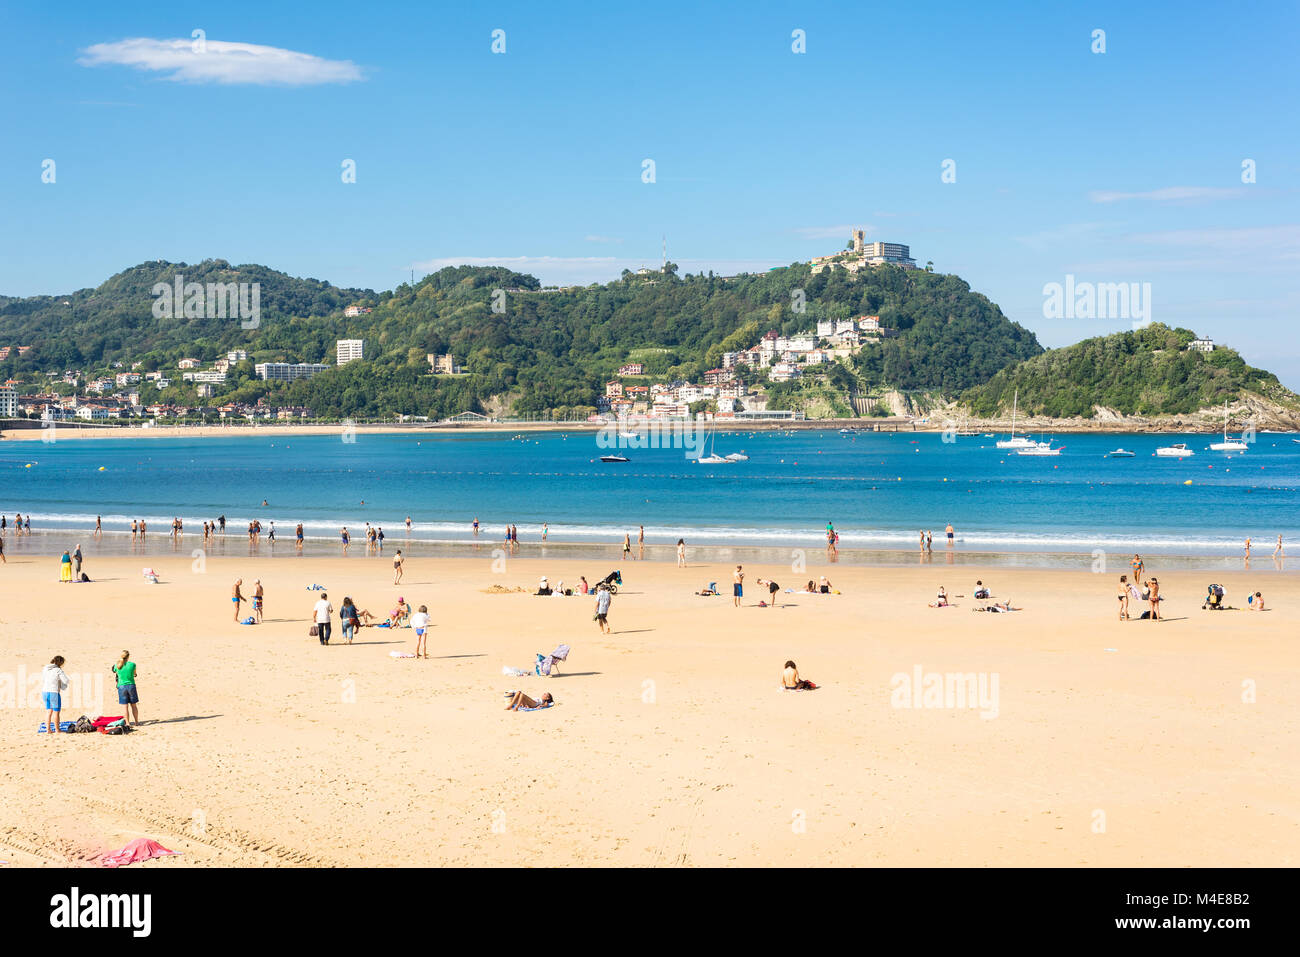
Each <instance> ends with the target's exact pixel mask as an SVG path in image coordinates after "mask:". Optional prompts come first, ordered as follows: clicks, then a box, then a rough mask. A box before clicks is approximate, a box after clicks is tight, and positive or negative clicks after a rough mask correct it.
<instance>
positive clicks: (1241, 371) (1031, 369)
mask: <svg viewBox="0 0 1300 957" xmlns="http://www.w3.org/2000/svg"><path fill="white" fill-rule="evenodd" d="M1195 338H1196V336H1195V334H1194V333H1192V332H1189V331H1188V330H1186V329H1171V328H1170V327H1168V326H1166V325H1162V324H1161V323H1152V324H1150V325H1148V326H1145V327H1143V328H1141V329H1138V330H1136V331H1134V332H1120V333H1116V334H1114V335H1109V336H1101V337H1098V338H1095V339H1085V340H1084V341H1083V342H1078V343H1075V344H1074V345H1072V346H1066V347H1065V348H1062V349H1049V350H1048V351H1046V352H1044V353H1043V354H1042V355H1039V356H1036V357H1034V358H1032V359H1029V360H1027V361H1025V362H1020V363H1017V364H1015V365H1013V366H1010V367H1008V368H1006V369H1003V370H1002V371H1000V372H998V373H997V374H996V375H994V376H993V377H992V378H991V379H990V380H989V381H988V382H987V383H985V384H983V385H979V386H975V387H974V388H971V389H968V390H967V391H966V392H965V393H964V394H963V395H962V396H961V400H962V401H963V402H964V403H966V404H967V405H968V406H969V407H970V410H971V412H972V413H973V414H975V415H977V416H992V415H996V414H999V413H1003V412H1007V411H1009V410H1010V408H1011V401H1012V397H1013V395H1014V394H1015V393H1016V391H1017V390H1018V391H1019V395H1020V400H1019V407H1020V411H1021V412H1023V413H1025V414H1026V415H1046V416H1052V417H1066V416H1083V417H1085V418H1089V417H1091V416H1092V415H1093V414H1094V411H1095V407H1098V406H1100V407H1102V408H1106V409H1112V410H1114V411H1116V412H1120V413H1122V414H1124V415H1144V416H1151V415H1178V414H1186V413H1189V412H1194V411H1196V410H1198V409H1204V408H1207V407H1210V406H1214V405H1218V404H1220V403H1222V402H1225V401H1236V400H1238V399H1239V398H1241V397H1242V396H1243V394H1245V393H1252V394H1255V395H1258V396H1260V397H1261V398H1263V399H1266V400H1269V401H1273V402H1279V403H1283V404H1290V403H1294V402H1295V400H1296V396H1295V395H1294V394H1292V393H1291V392H1290V391H1289V390H1287V389H1286V388H1284V387H1283V386H1282V384H1281V383H1280V382H1278V380H1277V377H1276V376H1274V375H1273V374H1272V373H1271V372H1265V371H1264V370H1263V369H1255V368H1252V367H1251V366H1248V365H1247V364H1246V363H1245V361H1244V360H1243V359H1242V358H1241V356H1240V355H1238V354H1237V353H1236V352H1235V351H1234V350H1232V349H1228V348H1224V347H1223V346H1218V347H1217V348H1215V350H1214V351H1213V352H1198V351H1196V350H1194V349H1189V348H1188V345H1189V344H1190V343H1191V341H1192V340H1193V339H1195Z"/></svg>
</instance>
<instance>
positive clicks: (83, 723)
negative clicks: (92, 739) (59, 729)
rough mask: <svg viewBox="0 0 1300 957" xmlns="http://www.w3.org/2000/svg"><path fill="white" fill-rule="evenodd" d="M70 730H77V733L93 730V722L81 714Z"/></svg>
mask: <svg viewBox="0 0 1300 957" xmlns="http://www.w3.org/2000/svg"><path fill="white" fill-rule="evenodd" d="M72 730H73V731H75V732H77V733H78V734H85V733H86V732H88V731H94V730H95V725H94V722H92V721H91V720H90V719H89V718H88V717H86V716H85V715H84V714H83V715H82V716H81V717H80V718H78V719H77V723H76V724H75V725H73V727H72Z"/></svg>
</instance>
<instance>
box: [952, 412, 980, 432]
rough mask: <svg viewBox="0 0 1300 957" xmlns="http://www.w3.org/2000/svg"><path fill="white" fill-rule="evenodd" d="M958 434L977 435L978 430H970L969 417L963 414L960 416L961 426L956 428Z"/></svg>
mask: <svg viewBox="0 0 1300 957" xmlns="http://www.w3.org/2000/svg"><path fill="white" fill-rule="evenodd" d="M957 434H958V435H979V433H978V432H972V431H971V427H970V417H969V416H965V415H963V416H962V417H961V428H960V429H958V430H957Z"/></svg>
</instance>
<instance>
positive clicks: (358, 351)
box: [335, 339, 365, 366]
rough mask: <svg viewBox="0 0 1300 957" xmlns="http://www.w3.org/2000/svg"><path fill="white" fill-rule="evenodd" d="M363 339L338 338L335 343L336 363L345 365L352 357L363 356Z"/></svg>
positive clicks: (360, 357) (359, 357) (358, 357)
mask: <svg viewBox="0 0 1300 957" xmlns="http://www.w3.org/2000/svg"><path fill="white" fill-rule="evenodd" d="M364 341H365V340H363V339H339V340H338V341H337V342H336V343H335V345H336V347H337V351H338V364H339V365H341V366H344V365H347V364H348V363H349V362H351V361H352V360H353V359H362V358H364V356H363V354H362V353H363V352H364Z"/></svg>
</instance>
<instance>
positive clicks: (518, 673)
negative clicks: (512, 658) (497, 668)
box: [501, 665, 534, 678]
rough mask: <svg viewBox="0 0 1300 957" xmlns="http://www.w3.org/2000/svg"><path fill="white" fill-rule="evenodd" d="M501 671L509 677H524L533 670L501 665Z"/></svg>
mask: <svg viewBox="0 0 1300 957" xmlns="http://www.w3.org/2000/svg"><path fill="white" fill-rule="evenodd" d="M501 673H502V674H503V675H506V676H507V677H510V678H526V677H528V676H529V675H531V674H533V673H534V672H532V671H529V670H528V669H527V668H511V667H510V666H509V665H502V666H501Z"/></svg>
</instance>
